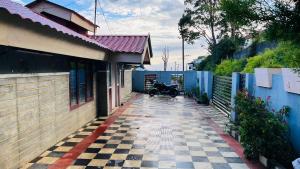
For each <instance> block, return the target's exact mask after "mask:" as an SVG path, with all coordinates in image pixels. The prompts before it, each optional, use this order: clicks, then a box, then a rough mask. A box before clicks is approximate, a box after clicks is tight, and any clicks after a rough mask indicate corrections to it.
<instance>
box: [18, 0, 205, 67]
mask: <svg viewBox="0 0 300 169" xmlns="http://www.w3.org/2000/svg"><path fill="white" fill-rule="evenodd" d="M15 1H22V0H15ZM23 1H27V0H23ZM52 1H53V2H57V3H61V1H58V0H52ZM72 1H74V2H75V3H74V5H72V8H73V9H74V10H76V11H77V12H79V13H80V14H82V15H83V16H85V17H87V18H88V19H90V20H91V21H93V20H94V0H66V2H72ZM64 2H65V1H64ZM99 2H100V3H101V4H100V5H101V7H102V10H103V12H102V11H101V9H100V7H99V4H98V11H97V24H98V25H99V26H100V28H99V29H98V31H97V34H119V35H127V34H143V35H145V34H148V33H150V35H151V41H152V47H153V53H154V58H153V59H152V61H151V62H152V66H147V68H148V69H152V70H153V69H160V70H162V69H163V62H162V59H161V54H162V48H163V47H164V46H165V45H167V46H168V47H169V49H170V59H169V65H174V64H175V62H177V63H180V64H181V53H182V52H181V39H179V33H178V26H177V24H178V21H179V19H180V17H181V16H182V13H183V11H184V0H100V1H99ZM103 13H104V14H105V16H106V21H107V23H106V21H105V18H104V17H103ZM203 44H205V42H204V41H203V40H197V41H196V42H195V44H194V45H187V44H186V48H185V53H186V55H189V56H187V57H186V63H187V62H190V61H192V60H193V59H195V58H197V57H198V56H201V55H206V54H207V50H206V49H204V48H201V46H202V45H203Z"/></svg>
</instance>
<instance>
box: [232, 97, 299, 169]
mask: <svg viewBox="0 0 300 169" xmlns="http://www.w3.org/2000/svg"><path fill="white" fill-rule="evenodd" d="M269 99H270V98H269ZM269 99H267V100H269ZM235 105H236V107H235V110H236V112H237V113H238V121H239V126H240V135H241V144H242V145H243V147H244V154H245V156H246V157H247V158H254V159H257V158H258V155H259V154H262V155H264V156H266V157H267V158H269V159H271V160H274V161H276V162H279V163H281V164H282V165H285V166H287V167H288V168H289V167H290V166H289V165H290V164H291V163H290V162H291V161H292V160H293V159H294V158H295V152H294V150H293V148H292V146H291V143H290V140H289V137H288V126H287V122H286V120H285V119H286V116H288V112H289V109H288V108H287V107H283V109H281V110H280V111H279V112H275V111H274V110H272V112H270V111H269V107H268V105H269V103H268V101H263V100H262V99H260V98H255V97H252V96H249V95H248V93H247V92H240V93H239V94H238V95H237V97H236V98H235Z"/></svg>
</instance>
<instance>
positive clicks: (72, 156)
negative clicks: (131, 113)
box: [48, 94, 140, 169]
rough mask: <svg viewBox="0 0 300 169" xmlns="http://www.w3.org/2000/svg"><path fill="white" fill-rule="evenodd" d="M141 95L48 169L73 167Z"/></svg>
mask: <svg viewBox="0 0 300 169" xmlns="http://www.w3.org/2000/svg"><path fill="white" fill-rule="evenodd" d="M139 96H140V94H137V95H135V96H133V97H132V98H131V99H130V100H129V101H128V102H127V103H125V104H124V105H123V106H122V107H119V108H118V109H117V110H116V112H115V113H113V114H112V115H111V116H110V117H108V119H106V120H105V122H104V123H103V124H101V125H100V126H99V127H98V128H97V129H95V130H94V131H93V133H92V134H91V135H89V136H87V137H85V138H84V139H83V140H82V141H81V142H79V143H78V144H77V145H76V146H75V147H73V148H72V149H71V150H70V151H69V152H67V153H66V154H65V155H64V156H62V157H61V158H60V159H58V160H57V161H56V162H55V163H54V164H52V165H50V166H49V167H48V169H66V168H67V167H69V166H70V165H72V163H73V161H75V160H76V159H77V157H78V156H79V155H80V154H82V153H83V152H84V151H85V150H86V149H87V148H88V147H89V146H90V145H91V144H92V143H94V142H95V141H96V140H97V138H98V137H99V135H101V134H103V133H104V132H105V130H106V129H107V128H108V127H109V126H110V125H112V124H113V123H114V121H115V120H116V119H117V118H118V117H119V116H120V115H121V114H122V113H123V112H124V111H125V110H126V109H127V108H128V107H129V106H130V105H131V103H130V101H131V100H134V99H137V98H138V97H139Z"/></svg>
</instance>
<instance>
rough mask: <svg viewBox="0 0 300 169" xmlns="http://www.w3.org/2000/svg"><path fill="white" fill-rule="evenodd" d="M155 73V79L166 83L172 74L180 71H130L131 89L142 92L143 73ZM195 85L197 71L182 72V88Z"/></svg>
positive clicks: (185, 88) (169, 80) (188, 88)
mask: <svg viewBox="0 0 300 169" xmlns="http://www.w3.org/2000/svg"><path fill="white" fill-rule="evenodd" d="M149 74H156V77H157V80H158V81H159V82H163V83H166V84H170V83H171V75H172V74H182V71H133V72H132V81H133V83H132V89H133V91H136V92H144V86H145V78H144V77H145V75H149ZM196 87H197V72H196V71H185V72H184V90H185V91H190V90H192V89H193V88H196Z"/></svg>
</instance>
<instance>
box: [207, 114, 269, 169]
mask: <svg viewBox="0 0 300 169" xmlns="http://www.w3.org/2000/svg"><path fill="white" fill-rule="evenodd" d="M207 121H208V123H209V124H210V126H211V127H213V128H214V130H215V131H216V132H217V133H218V134H219V135H220V136H221V137H222V138H223V139H224V141H226V143H227V144H228V145H229V146H230V147H231V148H232V149H233V150H234V151H235V152H236V153H237V154H238V156H239V157H240V158H241V159H242V160H243V161H244V162H245V163H246V164H247V166H248V167H249V168H250V169H264V168H265V167H264V166H263V165H261V164H260V163H259V162H256V161H251V160H248V159H246V158H245V156H244V148H243V147H242V145H241V144H240V143H239V142H238V141H236V140H235V139H234V138H233V137H231V136H230V135H229V134H225V133H224V132H223V129H222V128H221V127H220V126H219V125H218V124H217V123H215V122H214V121H213V120H212V119H210V118H207Z"/></svg>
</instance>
